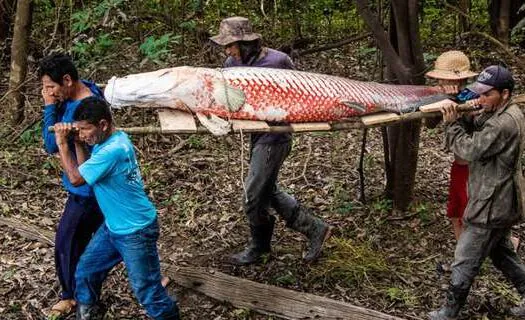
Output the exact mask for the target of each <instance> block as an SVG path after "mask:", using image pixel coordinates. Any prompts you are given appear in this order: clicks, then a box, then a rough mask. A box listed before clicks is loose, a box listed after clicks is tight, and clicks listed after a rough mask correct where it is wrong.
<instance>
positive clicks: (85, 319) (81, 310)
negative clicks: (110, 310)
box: [75, 304, 104, 320]
mask: <svg viewBox="0 0 525 320" xmlns="http://www.w3.org/2000/svg"><path fill="white" fill-rule="evenodd" d="M103 317H104V311H103V308H102V307H100V306H99V305H90V304H78V305H77V314H76V318H75V319H76V320H102V319H103Z"/></svg>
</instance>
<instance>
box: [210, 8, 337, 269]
mask: <svg viewBox="0 0 525 320" xmlns="http://www.w3.org/2000/svg"><path fill="white" fill-rule="evenodd" d="M211 40H212V41H213V42H215V43H217V44H218V45H221V46H223V47H224V49H225V51H226V54H227V55H228V59H227V60H226V61H225V62H224V67H226V68H229V67H241V66H244V67H247V66H249V67H265V68H277V69H295V67H294V64H293V62H292V60H291V59H290V57H289V56H288V55H286V54H285V53H282V52H280V51H277V50H274V49H270V48H266V47H263V46H262V45H261V35H260V34H258V33H254V32H253V31H252V26H251V24H250V21H249V20H248V19H246V18H243V17H231V18H227V19H224V20H223V21H222V22H221V25H220V27H219V34H218V35H217V36H215V37H212V38H211ZM291 148H292V135H291V134H289V133H281V134H275V133H262V134H252V135H251V156H250V169H249V172H248V177H247V179H246V197H245V202H244V211H245V213H246V215H247V217H248V221H249V223H250V233H251V238H252V240H251V242H250V244H249V245H248V246H247V247H246V249H245V250H243V251H241V252H239V253H237V254H234V255H232V256H231V257H230V262H232V263H233V264H237V265H247V264H252V263H256V262H259V261H261V258H262V257H263V256H264V255H265V254H268V253H269V252H270V243H271V239H272V234H273V229H274V224H275V217H274V216H272V215H270V214H269V213H268V209H269V207H272V208H274V209H275V211H276V212H277V214H278V215H279V216H281V218H283V219H284V220H285V221H286V225H287V226H288V227H290V228H292V229H294V230H296V231H299V232H301V233H302V234H304V235H305V236H306V237H307V238H308V240H309V248H308V251H307V252H306V254H305V256H304V260H305V261H306V262H312V261H314V260H316V259H317V258H318V257H319V255H320V254H321V249H322V247H323V244H324V242H325V241H326V239H328V237H329V236H330V227H329V226H328V224H327V223H325V222H324V221H323V220H321V219H319V218H317V217H315V216H314V215H312V214H311V213H310V212H309V211H308V210H307V209H306V208H305V207H303V206H301V205H299V203H298V202H297V200H295V198H294V197H292V196H291V195H289V194H287V193H286V192H284V191H282V190H281V189H280V188H279V187H278V185H277V177H278V175H279V170H280V169H281V166H282V164H283V162H284V160H285V159H286V157H287V156H288V154H289V153H290V150H291Z"/></svg>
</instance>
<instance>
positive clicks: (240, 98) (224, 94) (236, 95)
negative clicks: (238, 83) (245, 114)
mask: <svg viewBox="0 0 525 320" xmlns="http://www.w3.org/2000/svg"><path fill="white" fill-rule="evenodd" d="M213 97H214V98H215V100H216V101H217V102H219V103H220V104H222V105H225V106H226V107H228V110H229V111H230V112H236V111H239V109H240V108H241V107H242V106H243V105H244V102H245V101H246V96H245V95H244V91H242V90H241V89H238V88H235V87H232V86H230V85H229V84H227V83H225V82H224V81H219V80H217V81H214V82H213Z"/></svg>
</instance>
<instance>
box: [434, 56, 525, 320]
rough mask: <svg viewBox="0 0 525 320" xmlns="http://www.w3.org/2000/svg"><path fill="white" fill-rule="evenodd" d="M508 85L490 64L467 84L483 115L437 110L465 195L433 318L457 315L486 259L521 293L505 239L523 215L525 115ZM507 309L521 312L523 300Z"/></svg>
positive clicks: (522, 276)
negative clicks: (464, 180)
mask: <svg viewBox="0 0 525 320" xmlns="http://www.w3.org/2000/svg"><path fill="white" fill-rule="evenodd" d="M513 88H514V80H513V78H512V75H511V73H510V72H509V71H508V70H507V69H505V68H503V67H501V66H490V67H488V68H486V69H485V70H483V72H481V73H480V74H479V76H478V79H477V81H476V82H475V83H474V84H473V85H471V86H469V89H470V90H472V91H474V92H475V93H477V94H479V95H480V98H479V102H480V104H481V105H482V107H483V113H481V114H480V115H479V116H477V117H475V118H466V117H463V118H459V116H458V113H457V110H456V107H455V106H446V107H444V108H443V110H442V113H443V119H444V121H445V122H446V123H448V125H447V127H446V131H445V132H446V142H447V146H448V147H449V149H450V150H451V151H452V152H454V154H457V155H458V156H459V157H461V158H462V159H465V160H466V161H468V163H469V178H468V190H469V199H468V204H467V208H466V211H465V214H464V218H463V220H464V230H463V231H462V233H461V236H460V238H459V240H458V243H457V245H456V252H455V256H454V263H453V264H452V275H451V280H450V286H449V289H448V292H447V301H446V303H445V305H444V306H443V307H442V308H441V309H439V310H437V311H433V312H431V313H430V314H429V317H430V319H432V320H451V319H456V318H457V316H458V313H459V310H460V308H461V307H462V306H463V305H464V304H465V302H466V299H467V295H468V293H469V291H470V287H471V285H472V282H473V281H474V278H475V277H476V276H477V274H478V273H479V270H480V268H481V265H482V263H483V261H484V260H485V259H486V258H487V257H490V258H491V259H492V263H493V264H494V266H495V267H496V268H498V269H499V270H501V272H502V273H503V275H504V276H505V277H506V278H507V279H509V280H510V281H511V282H512V283H513V284H514V286H515V287H516V289H517V290H518V292H519V293H520V294H521V295H522V296H524V297H525V266H524V265H523V263H522V262H521V261H520V259H519V257H518V256H517V254H516V252H515V251H514V248H513V245H512V243H511V240H510V235H511V227H512V226H513V225H515V224H516V223H518V222H519V221H520V220H521V218H522V214H523V206H522V202H523V196H522V191H523V189H522V187H523V186H522V183H523V176H522V173H521V161H520V156H521V153H522V151H523V139H524V135H525V122H524V121H525V119H524V118H523V114H522V112H521V110H520V108H519V107H518V105H517V104H516V103H513V101H512V100H511V95H512V90H513ZM511 312H512V313H513V314H514V315H517V316H525V300H524V303H522V305H520V306H519V307H516V308H513V309H512V310H511Z"/></svg>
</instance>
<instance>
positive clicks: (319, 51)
mask: <svg viewBox="0 0 525 320" xmlns="http://www.w3.org/2000/svg"><path fill="white" fill-rule="evenodd" d="M523 6H524V1H518V0H500V1H494V0H493V1H482V0H449V1H443V0H425V1H415V0H406V1H402V0H392V1H387V0H374V1H363V0H356V1H340V0H315V1H292V0H281V1H279V0H260V1H252V0H249V1H240V0H229V1H226V0H208V1H204V0H146V1H125V0H103V1H78V0H75V1H73V0H70V1H65V0H64V1H60V0H57V1H51V0H35V1H28V0H19V1H14V0H0V61H1V62H2V63H1V65H0V68H1V71H2V72H1V73H0V102H1V104H0V105H1V107H2V109H3V112H2V113H1V115H0V117H1V121H2V122H1V123H2V124H3V126H2V127H1V128H0V137H1V140H0V166H1V167H2V170H1V172H0V215H1V216H2V217H6V218H13V219H17V221H20V223H27V224H31V225H35V226H37V227H39V228H41V229H43V230H49V231H52V230H54V227H55V226H56V224H57V222H58V219H59V218H60V214H61V212H62V209H63V205H64V200H65V197H66V196H65V193H64V191H63V190H62V188H61V185H60V165H59V162H58V161H57V159H56V158H55V157H51V156H48V155H46V154H45V152H44V151H43V149H42V141H41V138H40V132H41V124H40V120H41V116H42V101H41V96H40V82H39V79H37V76H36V66H37V62H38V60H39V59H41V58H42V57H44V56H45V55H47V54H49V53H51V52H55V51H64V52H68V53H69V54H71V55H72V57H73V58H74V60H75V62H76V64H77V66H78V67H79V71H80V74H81V75H82V78H85V79H90V80H93V81H95V82H97V83H105V82H106V81H107V80H108V79H109V78H110V77H112V76H115V75H116V76H123V75H126V74H130V73H137V72H146V71H151V70H155V69H160V68H165V67H172V66H180V65H192V66H205V67H217V66H220V65H221V64H222V61H223V60H224V58H225V56H224V54H223V52H222V51H221V50H220V48H217V47H215V46H213V45H212V44H211V43H210V42H209V41H208V38H209V36H211V35H215V34H216V33H217V32H218V26H219V23H220V20H221V19H223V18H225V17H229V16H233V15H241V16H245V17H248V18H250V20H251V21H252V22H253V24H254V27H255V29H256V31H257V32H260V33H262V35H263V38H264V43H265V45H267V46H269V47H272V48H277V49H280V50H283V51H285V52H287V53H289V54H290V55H291V56H292V58H293V59H294V62H295V63H296V65H297V67H298V68H299V69H300V70H305V71H311V72H319V73H326V74H333V75H339V76H343V77H348V78H352V79H357V80H363V81H381V82H388V83H415V84H423V83H424V81H425V80H424V78H423V75H424V72H425V71H427V70H429V69H430V68H431V67H432V64H433V62H434V60H435V58H436V57H437V56H438V55H439V54H440V53H442V52H444V51H447V50H462V51H464V52H465V53H466V54H467V55H468V56H469V57H470V59H471V63H472V69H473V70H478V71H479V70H481V69H482V68H483V67H485V66H487V65H489V64H494V63H495V64H504V65H506V66H508V67H509V68H510V69H511V70H512V71H513V72H514V75H515V77H516V80H517V88H516V92H517V93H523V79H524V74H525V63H524V61H525V59H524V58H525V51H524V44H525V20H524V16H525V8H523ZM115 117H116V121H117V123H118V125H119V126H145V125H158V123H157V121H158V120H157V116H156V114H155V112H154V111H152V110H144V109H133V108H126V109H123V110H116V111H115ZM364 138H366V141H365V142H366V143H365V144H362V142H363V139H364ZM242 139H244V140H242ZM133 140H134V142H135V144H136V145H137V152H138V155H139V158H140V163H141V169H142V172H143V175H144V178H145V181H146V185H147V191H148V194H149V196H150V197H151V198H152V200H153V201H154V202H155V204H156V205H157V207H158V210H159V216H160V219H161V225H162V234H161V240H160V242H159V249H160V252H161V258H162V260H163V261H164V262H167V263H170V264H173V265H175V266H176V265H180V266H196V267H197V266H198V267H208V268H213V269H217V270H220V271H222V272H225V273H227V274H231V275H234V276H238V277H242V278H246V279H250V280H254V281H258V282H261V283H267V284H271V285H276V286H280V287H284V288H289V289H293V290H298V291H304V292H309V293H313V294H317V295H321V296H326V297H330V298H333V299H337V300H343V301H346V302H349V303H352V304H355V305H358V306H363V307H366V308H370V309H374V310H378V311H382V312H385V313H389V314H392V315H396V316H399V317H403V318H410V319H424V318H425V314H426V312H428V311H429V310H431V309H433V308H436V307H437V306H438V305H439V304H440V303H441V302H442V299H441V297H442V295H443V292H442V290H443V287H444V286H446V283H447V279H448V276H449V275H448V274H447V273H446V272H443V270H441V269H439V268H437V269H436V265H439V264H440V262H442V261H445V262H450V261H451V260H452V257H453V249H454V245H455V241H454V240H453V235H452V230H451V226H450V225H449V222H448V220H447V219H446V217H445V209H446V194H447V186H448V169H449V166H450V162H451V160H452V158H451V155H450V153H448V152H447V151H446V150H444V148H443V132H442V127H441V126H439V127H437V128H435V129H428V128H425V127H424V126H423V127H422V126H421V125H420V123H419V122H416V123H414V124H408V125H406V126H402V127H398V128H390V129H388V130H384V129H371V130H368V131H367V132H366V133H365V132H362V131H342V132H328V133H310V134H300V135H296V137H295V143H294V150H293V152H292V155H291V156H290V157H289V158H288V160H287V161H286V163H285V165H284V167H283V170H282V172H281V179H280V180H281V184H282V186H283V187H284V188H285V189H286V190H288V191H290V192H291V193H293V194H294V195H295V196H296V197H297V198H298V199H299V200H300V201H301V202H302V203H303V204H305V205H306V206H308V207H310V208H311V209H312V210H313V211H314V212H315V214H317V215H320V216H322V217H324V218H325V219H326V220H328V221H329V222H330V223H331V224H333V225H334V226H336V231H335V235H334V237H333V238H332V239H331V240H330V242H329V244H328V246H327V250H326V252H325V255H324V256H323V258H322V259H321V260H320V261H319V262H318V263H317V264H315V265H311V266H307V265H303V264H302V263H301V262H300V258H301V251H302V250H303V249H304V246H305V241H304V239H302V238H301V237H299V236H298V235H297V234H294V233H292V232H287V231H285V230H284V229H285V227H284V225H283V224H280V225H279V228H278V230H277V232H276V234H275V235H274V240H273V241H274V259H271V260H269V261H267V262H265V263H264V264H263V265H259V266H252V267H246V268H234V267H232V266H229V265H228V264H226V263H224V259H223V258H224V256H226V255H227V254H229V253H231V252H233V251H236V250H238V249H239V248H241V247H242V245H243V244H244V242H245V240H246V236H247V224H246V220H245V218H244V216H243V213H242V203H241V195H242V191H241V190H242V186H241V177H242V176H243V175H244V174H245V173H246V172H245V171H246V168H247V160H248V159H247V154H248V150H247V148H248V144H247V139H246V137H239V136H238V135H231V136H228V137H226V138H216V137H212V136H208V135H173V136H160V135H145V136H134V137H133ZM385 141H387V142H390V143H389V147H386V148H385V144H384V143H385ZM363 145H364V147H363ZM407 146H409V148H408V149H407ZM243 148H244V149H243ZM242 149H243V152H241V150H242ZM241 155H242V156H244V158H243V157H242V156H241ZM360 163H361V164H362V169H363V170H362V172H360V170H359V164H360ZM360 177H361V178H363V177H364V180H362V179H361V180H360ZM360 181H363V182H364V188H363V186H362V185H361V184H360ZM400 181H401V183H400ZM2 230H3V232H2V233H1V234H0V239H1V243H2V245H1V246H0V252H1V255H0V260H1V264H0V274H1V275H2V276H1V277H0V317H1V318H2V319H40V318H44V317H45V312H46V311H47V308H49V306H51V305H52V304H53V302H54V301H55V300H56V299H57V291H58V286H57V282H56V279H55V273H54V265H53V250H52V247H50V246H49V245H47V244H43V243H39V242H34V241H30V240H28V239H25V238H23V237H21V236H20V235H19V234H18V233H17V232H15V230H14V229H13V228H10V227H9V228H8V227H5V226H3V227H2ZM522 231H523V227H522V226H519V227H517V228H516V230H515V232H516V233H517V234H518V235H519V234H520V233H522ZM520 254H523V252H522V251H520ZM492 271H493V268H492V267H491V266H490V264H486V265H485V266H484V269H483V272H482V275H481V277H480V279H479V280H478V281H477V282H476V285H475V287H474V288H473V291H472V293H471V296H470V299H469V305H468V307H467V308H466V310H465V311H464V312H463V314H462V316H463V317H464V318H465V319H481V318H484V319H504V318H506V309H507V308H508V306H509V305H511V304H513V303H516V302H517V301H518V299H519V297H518V296H517V294H516V292H515V291H514V290H513V289H511V287H510V286H509V285H508V284H507V283H505V282H504V281H502V279H501V277H500V276H499V274H498V273H497V272H492ZM124 274H125V271H124V269H123V268H117V269H116V270H115V271H114V272H113V273H112V275H111V276H110V278H109V280H108V281H107V285H106V290H105V293H104V295H103V301H104V302H105V303H106V304H107V305H110V306H111V308H110V310H109V312H108V318H109V319H123V318H126V319H146V317H145V315H144V314H143V312H142V311H141V308H140V307H139V306H138V305H137V303H136V302H135V300H134V298H133V295H132V294H131V291H130V290H129V288H128V285H127V282H126V278H125V275H124ZM171 290H173V291H174V293H176V294H177V296H178V298H179V300H180V305H181V308H182V312H183V314H184V315H185V318H187V319H269V318H271V317H268V316H264V315H260V314H257V313H255V312H253V311H251V310H247V309H242V308H236V307H235V306H234V305H231V304H228V303H221V302H218V301H214V300H212V299H209V298H207V297H206V296H204V295H201V294H197V293H195V292H192V291H188V290H183V289H181V288H178V287H177V286H176V285H174V286H173V287H171Z"/></svg>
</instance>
